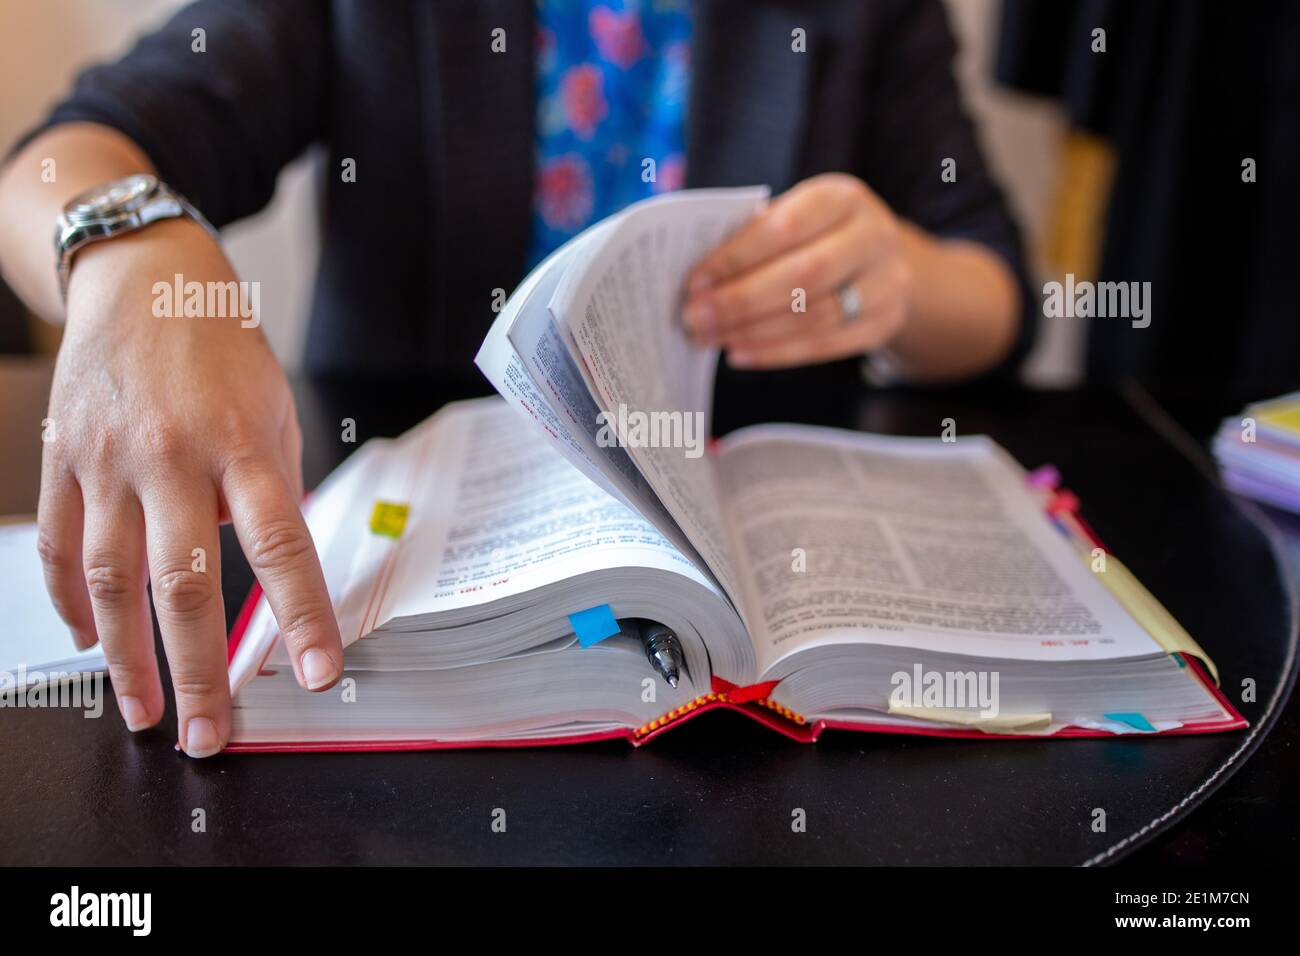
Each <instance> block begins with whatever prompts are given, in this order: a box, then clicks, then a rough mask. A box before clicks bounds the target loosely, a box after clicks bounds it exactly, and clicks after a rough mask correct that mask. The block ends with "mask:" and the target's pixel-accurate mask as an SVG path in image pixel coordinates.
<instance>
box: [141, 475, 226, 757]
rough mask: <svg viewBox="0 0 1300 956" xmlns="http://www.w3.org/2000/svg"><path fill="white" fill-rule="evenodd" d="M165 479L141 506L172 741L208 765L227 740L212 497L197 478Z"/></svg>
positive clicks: (223, 614) (222, 630)
mask: <svg viewBox="0 0 1300 956" xmlns="http://www.w3.org/2000/svg"><path fill="white" fill-rule="evenodd" d="M170 477H171V478H172V479H173V480H171V481H169V482H168V483H167V484H165V485H164V484H161V483H154V484H151V485H149V486H147V487H146V488H145V489H144V493H143V496H142V499H141V503H142V504H143V505H144V517H145V538H146V542H147V551H148V555H149V577H150V581H151V582H152V584H153V606H154V611H155V612H156V613H157V615H158V629H159V630H160V631H161V632H162V639H163V647H164V648H165V649H166V651H167V663H168V666H169V668H170V670H171V677H172V690H173V691H175V693H176V730H177V739H178V740H179V741H180V745H181V747H182V749H184V751H185V752H186V753H187V754H189V755H190V756H191V757H210V756H212V755H213V754H215V753H217V752H219V751H220V750H221V748H222V747H224V746H225V745H226V741H227V740H229V739H230V682H229V679H228V677H227V670H226V611H225V607H224V605H223V604H222V602H221V540H220V538H219V537H218V535H217V517H218V516H217V493H216V489H215V488H213V487H212V485H211V483H210V482H208V480H207V479H205V478H201V477H199V476H197V475H195V476H192V477H191V479H190V480H189V481H184V480H182V481H176V480H174V479H175V477H176V476H175V474H174V473H173V475H172V476H170Z"/></svg>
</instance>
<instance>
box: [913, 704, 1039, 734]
mask: <svg viewBox="0 0 1300 956" xmlns="http://www.w3.org/2000/svg"><path fill="white" fill-rule="evenodd" d="M889 712H890V713H891V714H896V715H898V716H899V717H912V718H914V719H916V720H929V721H934V722H935V723H939V724H956V725H957V726H959V727H968V728H970V729H971V730H982V731H984V732H985V733H987V734H1031V733H1035V732H1038V733H1041V732H1042V731H1045V730H1047V729H1048V728H1050V727H1051V725H1052V715H1051V714H997V715H995V716H993V717H984V716H982V715H981V714H980V713H979V711H970V710H954V709H950V708H946V707H902V706H899V705H897V704H895V703H893V702H892V701H891V702H890V704H889Z"/></svg>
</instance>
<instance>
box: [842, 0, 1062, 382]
mask: <svg viewBox="0 0 1300 956" xmlns="http://www.w3.org/2000/svg"><path fill="white" fill-rule="evenodd" d="M884 26H885V29H884V30H882V31H881V32H880V34H878V36H877V38H876V56H875V58H874V60H875V64H876V66H875V69H874V71H873V74H872V77H871V85H872V90H871V97H872V100H873V101H874V103H875V104H876V108H875V110H874V111H873V116H872V119H871V121H870V123H869V124H868V135H867V141H866V143H865V144H864V153H865V156H866V169H865V171H864V177H863V178H864V179H865V180H866V182H867V184H868V185H870V186H871V187H872V188H873V189H874V190H875V191H876V192H877V193H878V194H880V196H881V197H882V198H883V199H884V200H885V201H886V202H888V203H889V205H890V208H892V209H893V210H894V212H896V213H897V214H898V215H900V216H902V217H904V218H906V219H908V220H910V221H911V222H914V223H916V224H917V225H918V226H921V227H922V228H924V229H926V230H927V231H929V232H930V233H932V234H934V235H936V236H939V237H940V238H952V239H967V240H970V241H973V242H978V243H980V244H981V245H984V246H985V247H987V248H988V249H990V250H991V251H992V252H994V253H995V254H996V255H998V256H999V257H1000V258H1001V259H1002V260H1003V261H1004V262H1005V263H1006V264H1007V265H1008V267H1010V269H1011V271H1012V272H1013V274H1014V275H1015V277H1016V281H1017V284H1018V285H1019V287H1020V290H1021V301H1022V306H1023V307H1022V310H1021V311H1022V315H1021V321H1020V331H1019V335H1018V338H1017V342H1016V344H1015V347H1014V348H1013V350H1012V353H1011V355H1010V356H1009V357H1008V359H1007V361H1006V362H1005V363H1004V364H1003V367H1002V369H1001V371H1006V370H1009V369H1012V368H1014V367H1016V366H1018V364H1019V362H1020V360H1022V359H1023V358H1024V356H1025V354H1026V353H1027V352H1028V351H1029V349H1030V347H1031V346H1032V344H1033V338H1034V333H1035V331H1036V328H1037V315H1038V301H1039V300H1038V297H1037V296H1036V295H1035V294H1034V292H1033V288H1032V287H1031V285H1030V282H1029V277H1028V273H1027V270H1026V267H1025V262H1024V255H1023V250H1022V248H1021V243H1020V235H1019V231H1018V229H1017V227H1016V224H1015V222H1014V220H1013V219H1012V218H1011V214H1010V212H1009V211H1008V209H1007V205H1006V201H1005V199H1004V197H1003V194H1002V191H1001V189H1000V188H999V187H998V184H997V182H996V181H995V180H994V179H993V176H992V174H991V173H990V171H989V168H988V166H987V164H986V163H985V161H984V157H983V155H982V154H981V152H980V148H979V144H978V142H977V141H976V138H975V129H974V125H973V124H972V123H971V120H970V117H969V116H968V115H967V114H966V111H965V109H964V108H963V106H962V102H961V93H960V90H959V89H958V86H957V82H956V80H955V78H954V76H953V72H952V63H953V58H954V56H955V54H956V50H957V48H956V43H955V42H954V40H953V36H952V33H951V31H950V29H949V27H948V21H947V16H946V14H945V12H944V9H943V5H942V3H940V2H939V0H903V2H900V3H897V4H896V5H895V7H894V8H893V10H892V11H891V14H890V16H889V17H888V18H887V22H886V23H885V24H884ZM949 159H951V160H953V161H954V163H955V165H953V166H951V167H950V168H951V169H952V171H953V173H954V174H955V177H956V178H955V181H952V182H946V181H944V179H943V178H941V173H942V172H943V170H944V164H945V161H946V160H949Z"/></svg>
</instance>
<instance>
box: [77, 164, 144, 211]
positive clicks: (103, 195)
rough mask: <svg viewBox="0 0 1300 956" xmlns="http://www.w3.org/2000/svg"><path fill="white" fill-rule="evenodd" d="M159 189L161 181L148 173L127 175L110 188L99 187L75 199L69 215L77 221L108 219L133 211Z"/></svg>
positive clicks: (110, 185) (109, 186)
mask: <svg viewBox="0 0 1300 956" xmlns="http://www.w3.org/2000/svg"><path fill="white" fill-rule="evenodd" d="M157 187H158V180H157V179H155V178H154V177H153V176H147V175H144V174H140V175H136V176H127V177H126V178H125V179H119V180H117V181H116V182H112V183H109V184H108V185H107V186H96V187H95V188H94V189H88V190H87V191H86V192H84V193H82V194H81V195H80V196H77V197H76V198H74V199H73V200H72V201H71V202H70V203H68V206H67V213H68V215H69V216H70V217H73V218H76V219H104V218H108V217H110V216H115V215H119V214H121V213H124V212H130V211H131V210H132V209H133V208H135V207H136V206H138V205H139V204H140V203H141V202H143V201H144V200H145V199H147V198H148V197H149V196H150V195H151V194H152V193H153V191H154V190H155V189H156V188H157Z"/></svg>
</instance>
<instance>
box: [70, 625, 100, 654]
mask: <svg viewBox="0 0 1300 956" xmlns="http://www.w3.org/2000/svg"><path fill="white" fill-rule="evenodd" d="M72 643H73V644H76V645H77V650H79V651H84V650H87V649H88V648H91V647H94V646H95V636H94V635H93V634H87V633H86V632H85V631H82V630H74V631H73V632H72Z"/></svg>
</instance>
